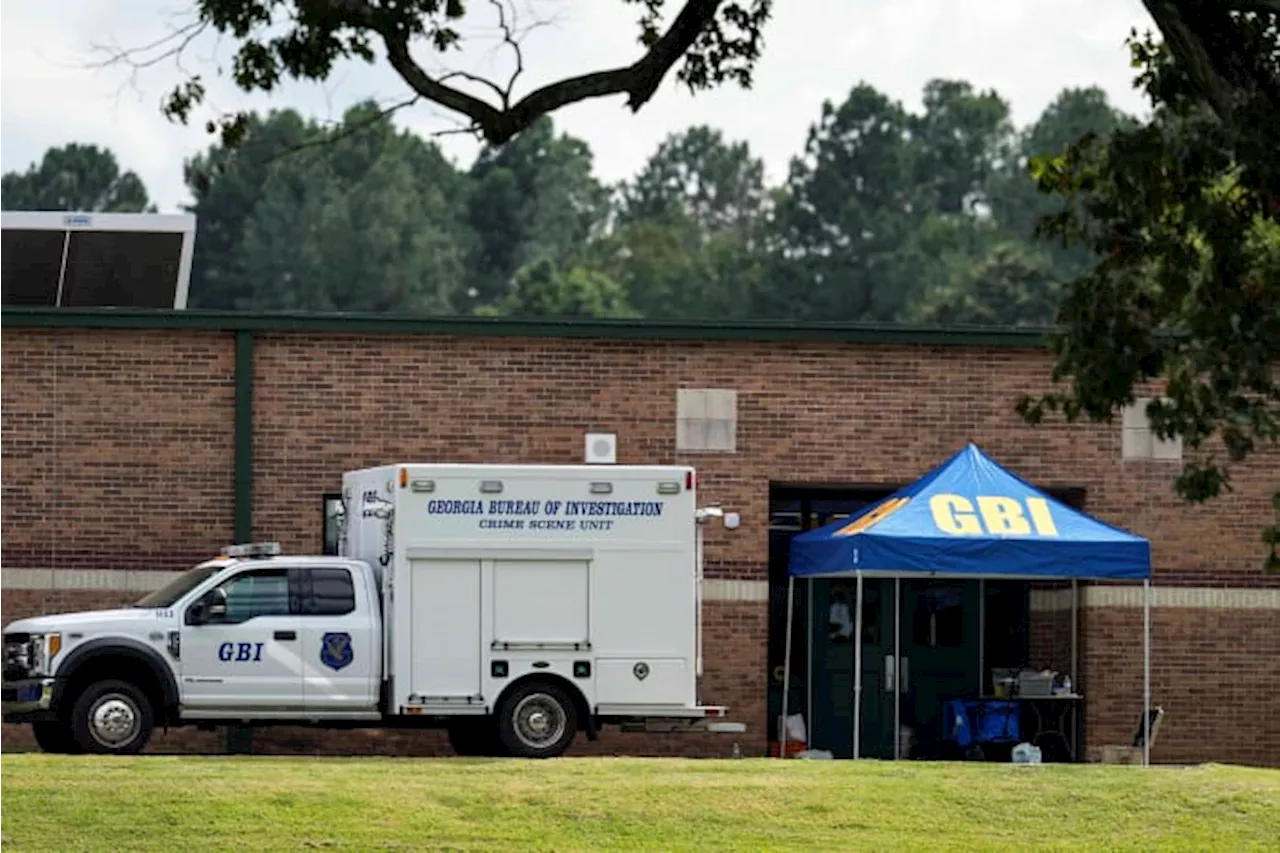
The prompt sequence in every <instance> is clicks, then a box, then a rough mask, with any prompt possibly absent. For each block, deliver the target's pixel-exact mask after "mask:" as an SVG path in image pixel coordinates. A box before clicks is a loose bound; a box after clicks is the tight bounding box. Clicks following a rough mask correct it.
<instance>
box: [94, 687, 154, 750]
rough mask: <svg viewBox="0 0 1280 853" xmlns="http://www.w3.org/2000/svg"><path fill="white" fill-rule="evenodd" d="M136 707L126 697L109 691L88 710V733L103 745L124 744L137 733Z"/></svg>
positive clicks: (117, 745) (113, 746) (137, 718)
mask: <svg viewBox="0 0 1280 853" xmlns="http://www.w3.org/2000/svg"><path fill="white" fill-rule="evenodd" d="M140 716H141V715H140V714H139V713H138V708H137V706H136V705H134V704H133V702H131V701H130V700H129V699H128V698H126V697H124V696H121V695H120V694H118V693H109V694H107V695H106V696H103V697H102V698H100V699H99V700H98V701H97V702H95V703H94V705H93V709H92V710H91V711H90V712H89V734H90V735H92V736H93V739H94V740H96V741H97V742H98V743H100V744H102V745H103V746H105V747H110V748H116V747H120V746H124V745H125V744H127V743H129V742H130V741H131V740H133V739H134V738H135V737H137V735H138V726H139V722H140V719H139V718H140Z"/></svg>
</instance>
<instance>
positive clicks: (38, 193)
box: [0, 142, 155, 213]
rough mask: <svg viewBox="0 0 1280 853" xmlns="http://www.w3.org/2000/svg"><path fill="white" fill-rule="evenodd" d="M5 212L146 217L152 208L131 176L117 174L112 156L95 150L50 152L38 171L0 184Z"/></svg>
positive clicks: (33, 169)
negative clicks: (57, 212) (66, 211)
mask: <svg viewBox="0 0 1280 853" xmlns="http://www.w3.org/2000/svg"><path fill="white" fill-rule="evenodd" d="M0 198H2V199H3V205H4V209H5V210H68V211H82V212H94V213H108V212H110V213H149V212H154V211H155V206H154V205H152V204H151V202H150V200H149V199H148V198H147V188H146V187H145V186H143V184H142V179H141V178H139V177H138V176H137V174H135V173H134V172H121V171H120V164H119V163H118V162H117V161H116V156H115V155H114V154H112V153H111V152H110V151H108V150H107V149H105V148H99V147H98V146H96V145H80V144H77V143H74V142H73V143H71V144H70V145H64V146H63V147H61V148H50V149H49V150H48V151H46V152H45V153H44V157H42V158H41V160H40V163H39V165H37V164H35V163H33V164H31V167H30V168H28V169H27V171H25V172H8V173H6V174H5V175H4V177H3V178H0Z"/></svg>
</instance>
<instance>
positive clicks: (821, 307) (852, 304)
mask: <svg viewBox="0 0 1280 853" xmlns="http://www.w3.org/2000/svg"><path fill="white" fill-rule="evenodd" d="M910 125H911V119H910V117H909V116H908V114H907V112H906V111H905V110H904V109H903V108H902V106H901V105H900V104H898V103H895V102H892V101H890V100H889V99H888V98H887V97H886V96H885V95H883V94H882V93H880V92H879V91H877V90H876V89H874V88H872V87H871V86H868V85H866V84H861V85H858V86H855V87H854V88H853V90H852V91H851V92H850V93H849V96H848V98H846V99H845V101H844V103H842V104H841V105H840V106H838V107H837V106H834V105H832V104H831V103H824V104H823V107H822V116H821V118H820V119H819V120H818V122H817V123H816V124H814V125H813V126H812V127H811V128H810V130H809V136H808V141H807V143H806V146H805V155H804V157H802V158H797V159H795V160H793V161H792V164H791V170H790V175H789V176H788V179H787V184H786V187H785V191H784V193H783V194H782V196H781V198H780V199H779V200H778V203H777V211H776V213H775V214H774V216H773V219H772V223H771V227H770V231H771V234H770V237H769V247H768V248H769V252H770V269H769V272H768V277H769V281H770V283H771V286H770V288H769V289H768V291H766V292H765V293H762V294H761V296H760V302H759V304H758V306H757V310H758V311H760V312H761V313H762V314H764V315H765V316H769V317H793V318H796V319H822V320H892V319H894V318H895V317H897V316H898V315H899V313H900V312H901V310H902V309H903V306H904V305H906V304H907V303H908V302H909V301H910V299H911V298H912V294H913V293H914V291H915V289H916V277H915V275H913V274H911V275H903V274H902V273H903V272H904V270H903V267H902V264H901V256H900V249H901V247H902V246H903V245H905V243H906V241H907V238H908V236H909V235H910V234H911V233H912V231H913V230H914V229H915V227H916V226H917V224H918V223H919V222H920V221H921V219H922V218H923V217H924V215H925V214H926V213H927V210H928V207H927V204H926V203H925V201H926V199H925V196H924V195H923V194H922V193H921V192H919V191H918V190H919V188H918V186H917V184H916V176H915V159H914V158H915V153H916V152H915V149H913V147H912V145H911V141H910Z"/></svg>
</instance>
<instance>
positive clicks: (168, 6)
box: [0, 0, 1151, 210]
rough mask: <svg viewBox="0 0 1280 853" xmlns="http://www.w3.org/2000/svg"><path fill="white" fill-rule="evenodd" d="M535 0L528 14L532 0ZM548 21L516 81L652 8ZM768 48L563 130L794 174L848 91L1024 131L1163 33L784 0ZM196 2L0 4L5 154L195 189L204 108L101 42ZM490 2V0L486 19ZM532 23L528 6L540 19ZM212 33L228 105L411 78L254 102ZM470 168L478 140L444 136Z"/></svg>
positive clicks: (1110, 22) (301, 101) (362, 79)
mask: <svg viewBox="0 0 1280 853" xmlns="http://www.w3.org/2000/svg"><path fill="white" fill-rule="evenodd" d="M529 5H530V3H529V2H526V3H525V4H523V6H522V8H528V7H529ZM533 8H534V10H535V12H534V14H537V15H538V16H540V17H542V18H544V19H547V18H553V19H554V24H553V25H550V26H546V27H543V28H540V29H537V30H535V31H534V32H533V33H531V34H530V36H529V37H528V39H527V41H526V47H525V64H526V68H527V71H526V72H525V74H524V75H523V76H522V77H521V86H520V87H518V91H528V89H529V88H532V87H533V86H535V85H538V84H539V83H542V82H546V81H548V80H551V79H554V78H557V77H561V76H564V75H567V74H572V73H577V72H580V71H583V70H588V69H595V68H600V67H607V66H610V65H617V64H624V63H627V62H630V61H631V60H632V59H633V58H634V57H635V56H637V55H638V52H639V47H638V45H637V44H636V41H635V35H636V30H635V27H634V20H635V18H636V15H637V11H638V8H639V7H637V6H634V5H624V4H623V3H621V2H618V0H550V2H549V0H537V2H536V5H535V6H533ZM774 9H775V18H774V20H773V21H771V22H770V24H769V28H768V30H767V33H766V45H765V54H764V57H763V59H762V60H761V62H760V65H759V67H758V70H757V74H756V84H755V86H754V89H753V90H752V91H750V92H744V91H741V90H740V89H738V88H737V86H736V85H728V86H725V87H723V88H721V89H719V90H716V91H713V92H705V93H701V94H699V95H697V96H691V95H689V93H688V92H687V91H684V90H682V89H680V88H679V87H677V85H676V84H675V83H674V81H673V80H671V79H668V81H667V82H666V84H665V85H664V86H663V88H662V90H661V91H660V92H659V94H658V95H657V96H656V97H655V98H654V100H653V101H652V102H650V103H649V104H648V105H647V106H646V107H645V108H644V109H643V110H642V111H641V112H640V113H639V114H637V115H632V114H631V113H630V112H629V111H628V110H626V109H625V107H624V106H623V99H622V98H621V97H618V98H611V99H608V100H605V101H597V102H592V103H585V104H577V105H574V106H571V107H568V108H566V109H564V110H562V111H560V112H559V113H557V114H556V115H555V119H556V123H557V125H558V126H560V127H561V128H563V129H565V130H567V131H568V132H571V133H574V134H576V135H578V136H581V137H583V138H585V139H586V140H587V141H588V142H590V144H591V147H592V150H593V151H594V153H595V157H596V164H597V169H598V171H599V173H600V174H601V176H602V177H604V178H605V179H608V180H619V179H621V178H624V177H626V176H628V175H630V174H632V173H633V172H634V171H635V170H636V169H637V168H638V167H639V166H640V164H641V163H642V162H643V161H644V159H645V158H646V157H648V156H649V155H650V154H651V153H652V152H653V150H654V148H655V147H656V146H657V144H658V143H659V142H660V141H661V139H662V138H663V137H665V136H666V135H667V134H669V133H672V132H675V131H678V130H680V129H682V128H684V127H687V126H688V125H690V124H693V123H695V122H697V123H706V124H710V125H713V126H716V127H719V128H721V129H722V130H723V131H724V132H725V133H726V134H727V135H728V136H730V137H732V138H738V139H746V140H748V141H749V142H750V143H751V145H752V147H753V148H754V149H755V150H756V152H757V153H758V154H759V155H761V156H762V157H764V158H765V161H766V164H767V166H768V168H769V173H770V177H771V178H773V179H775V180H776V179H779V178H780V177H781V176H782V175H784V174H785V170H786V164H787V161H788V159H789V158H790V157H791V156H793V155H795V154H797V153H799V152H800V150H801V147H802V146H803V144H804V138H805V133H806V130H807V128H808V125H809V123H810V122H811V121H813V120H814V119H815V118H816V117H817V115H818V111H819V109H820V107H821V103H822V101H823V100H824V99H828V100H833V101H838V100H839V99H841V98H842V97H843V96H844V95H845V94H846V93H847V92H848V91H849V89H850V88H851V87H852V86H853V85H855V84H856V83H858V82H860V81H866V82H869V83H871V84H873V85H875V86H877V87H879V88H880V89H882V90H883V91H885V92H886V93H888V94H889V96H890V97H892V98H894V99H896V100H900V101H902V102H903V103H905V104H906V105H907V106H909V107H916V106H918V104H919V100H920V91H921V89H922V87H923V85H924V83H925V82H926V81H927V80H929V79H931V78H934V77H961V78H964V79H967V80H969V81H971V82H972V83H974V85H976V86H978V87H981V88H994V89H996V90H997V91H999V92H1000V93H1001V94H1002V95H1003V96H1004V97H1005V98H1006V99H1007V100H1008V101H1009V102H1010V103H1011V105H1012V108H1013V112H1014V118H1015V120H1016V121H1017V122H1018V123H1019V124H1027V123H1029V122H1031V121H1034V119H1035V117H1036V116H1037V115H1038V114H1039V112H1040V111H1041V110H1042V109H1043V108H1044V106H1045V105H1046V104H1047V103H1048V102H1049V101H1050V100H1052V99H1053V97H1054V96H1056V95H1057V93H1058V92H1059V91H1061V90H1062V89H1063V88H1064V87H1066V86H1087V85H1099V86H1101V87H1102V88H1104V89H1105V90H1107V91H1108V92H1109V93H1110V94H1111V97H1112V99H1113V101H1114V102H1115V103H1116V104H1117V105H1118V106H1120V107H1122V108H1124V109H1127V110H1130V111H1133V112H1140V111H1142V110H1144V109H1145V104H1144V103H1143V102H1142V100H1141V99H1140V98H1139V96H1138V95H1137V93H1135V92H1133V91H1132V89H1131V78H1132V71H1131V69H1130V68H1129V65H1128V55H1127V53H1126V52H1125V50H1124V47H1123V40H1124V38H1125V36H1126V35H1127V34H1128V32H1129V29H1130V28H1131V27H1135V26H1136V27H1138V28H1139V29H1142V28H1147V27H1150V26H1151V24H1150V21H1149V19H1148V17H1147V15H1146V13H1145V10H1144V9H1143V8H1142V5H1141V3H1140V2H1139V0H1034V2H1033V0H857V2H845V3H832V2H830V0H825V2H824V0H788V2H780V3H776V4H775V6H774ZM184 11H185V10H184V7H183V5H182V0H115V2H112V3H102V2H98V1H97V0H63V2H62V3H58V4H45V3H40V4H37V3H33V2H25V3H24V2H12V3H5V4H3V9H2V11H0V50H2V53H0V63H2V65H0V71H2V74H3V77H2V78H0V131H2V134H0V161H2V165H3V169H4V170H6V171H10V170H15V169H25V168H26V167H27V165H28V164H29V163H31V162H32V161H34V160H37V159H38V158H39V157H40V156H41V155H42V154H43V152H44V150H45V149H46V148H48V147H50V146H55V145H62V144H66V143H68V142H72V141H77V142H91V143H97V144H99V145H104V146H106V147H109V148H111V149H112V150H113V151H115V152H116V155H117V157H119V159H120V161H121V162H122V164H123V165H124V166H125V167H126V168H130V169H133V170H135V171H137V172H138V173H139V174H140V175H141V176H142V178H143V180H144V181H145V182H146V184H147V187H148V188H149V190H150V191H151V193H152V195H153V196H154V197H155V198H156V199H157V200H158V202H159V203H160V205H161V207H162V209H166V210H171V209H174V208H175V207H176V206H177V205H178V204H179V203H180V202H181V201H182V200H184V199H185V198H186V191H185V188H184V187H183V184H182V161H183V159H184V158H186V157H190V156H191V155H193V154H195V153H197V152H198V151H200V150H201V149H202V148H204V147H205V146H206V145H207V144H208V143H209V138H208V137H207V135H206V134H205V132H204V129H203V119H201V120H200V121H198V122H193V124H192V125H191V126H188V127H181V126H175V125H173V124H171V123H169V122H168V121H166V120H165V119H164V118H163V117H162V116H161V115H160V113H159V103H160V99H161V97H162V96H163V95H164V93H165V92H166V91H168V90H169V89H170V88H171V87H172V86H173V85H174V84H175V83H177V82H178V81H179V80H180V79H181V74H180V72H179V70H178V69H177V68H176V67H175V66H174V64H173V63H172V62H161V63H159V64H157V65H156V66H154V67H151V68H148V69H145V70H143V71H141V72H140V73H139V74H138V75H137V78H136V80H135V81H134V84H133V86H130V85H129V74H128V73H126V72H125V70H124V69H123V68H120V67H113V68H108V69H105V70H104V69H99V70H94V69H91V68H89V67H88V64H89V63H90V62H92V61H94V60H95V59H96V58H98V57H95V56H94V54H92V53H91V52H90V49H91V47H92V46H93V45H94V44H101V43H108V42H114V43H115V44H117V45H119V46H133V45H139V44H143V43H145V42H147V41H149V40H151V39H154V38H156V37H158V36H160V35H162V34H163V33H164V32H166V30H165V26H166V25H167V24H169V23H171V22H172V21H173V20H175V19H176V16H178V15H180V14H182V13H184ZM483 12H487V7H486V6H483V5H481V6H478V7H477V11H476V12H475V13H474V14H477V15H479V14H481V13H483ZM526 17H528V13H526ZM215 48H218V45H216V44H215V42H213V41H212V40H202V41H201V42H199V43H198V44H197V45H196V46H195V49H194V50H193V51H192V52H191V53H190V54H189V55H188V56H187V58H186V60H185V62H186V64H187V67H188V68H190V69H193V70H198V71H199V72H200V73H201V74H203V75H204V77H205V79H206V81H207V82H208V83H209V89H210V101H211V103H212V105H213V106H214V107H217V108H221V109H239V108H242V107H245V106H249V107H251V108H256V109H269V108H273V107H275V108H283V107H288V106H292V107H295V108H297V109H298V110H300V111H301V112H303V113H304V114H308V115H312V116H315V117H317V118H332V119H336V118H338V117H339V116H340V115H341V113H342V111H343V109H345V108H346V107H347V106H348V105H350V104H351V103H352V102H354V101H356V100H359V99H361V98H366V97H376V98H379V99H380V100H382V99H386V100H389V99H392V98H396V97H401V96H403V95H404V94H405V93H406V89H405V87H404V85H403V83H401V81H400V80H399V79H398V78H397V77H396V76H395V75H394V74H393V73H392V72H391V71H389V70H387V69H386V68H384V67H383V66H381V65H377V66H374V67H370V66H366V65H363V64H358V65H357V64H348V65H344V66H343V67H342V68H341V69H339V71H338V73H337V74H335V75H334V77H333V78H332V79H331V80H330V81H329V82H328V83H326V84H325V85H323V86H321V85H313V84H290V85H287V86H285V87H283V88H282V89H281V90H280V91H279V92H276V93H274V94H273V95H272V96H271V97H266V96H255V97H252V98H250V97H247V96H245V95H243V94H242V93H239V92H237V91H236V90H235V88H234V87H233V86H231V85H230V84H229V83H228V82H227V81H226V80H225V79H218V78H217V77H216V69H217V67H218V64H219V63H218V60H221V64H222V65H223V66H224V67H225V65H226V60H227V57H228V56H229V55H230V44H228V43H226V42H224V43H222V44H221V46H220V49H215ZM456 62H457V63H458V64H455V65H454V66H453V67H455V68H457V67H463V68H469V69H472V70H485V71H489V72H491V73H492V72H497V73H501V72H502V70H503V69H507V68H509V67H510V65H509V54H508V53H505V52H504V51H503V49H501V48H500V47H499V46H498V45H497V44H496V43H494V42H492V41H491V42H489V43H487V44H481V43H473V44H472V46H471V47H470V48H469V49H468V50H467V51H466V53H465V54H464V55H463V56H462V57H461V58H459V59H458V60H456ZM399 121H400V122H401V123H402V124H404V125H405V126H408V127H411V128H413V129H415V130H417V131H419V132H422V133H430V132H434V131H438V130H441V129H443V128H446V127H449V126H450V119H449V118H448V117H447V115H446V114H445V113H443V111H442V110H439V109H438V108H432V107H414V108H412V109H411V110H406V111H404V112H402V113H401V114H400V118H399ZM441 142H442V146H443V147H444V148H445V150H446V151H448V152H449V153H450V154H451V155H452V156H455V157H457V158H458V159H459V160H460V161H461V162H466V161H468V160H469V159H470V157H472V156H474V152H475V145H474V143H472V142H471V141H469V140H466V139H464V138H462V137H444V138H442V141H441Z"/></svg>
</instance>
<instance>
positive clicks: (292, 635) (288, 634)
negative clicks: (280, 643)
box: [275, 631, 298, 640]
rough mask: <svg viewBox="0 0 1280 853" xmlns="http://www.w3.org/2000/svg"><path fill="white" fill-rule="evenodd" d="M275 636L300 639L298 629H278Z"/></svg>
mask: <svg viewBox="0 0 1280 853" xmlns="http://www.w3.org/2000/svg"><path fill="white" fill-rule="evenodd" d="M275 638H276V639H277V640H296V639H298V632H297V631H276V633H275Z"/></svg>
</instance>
